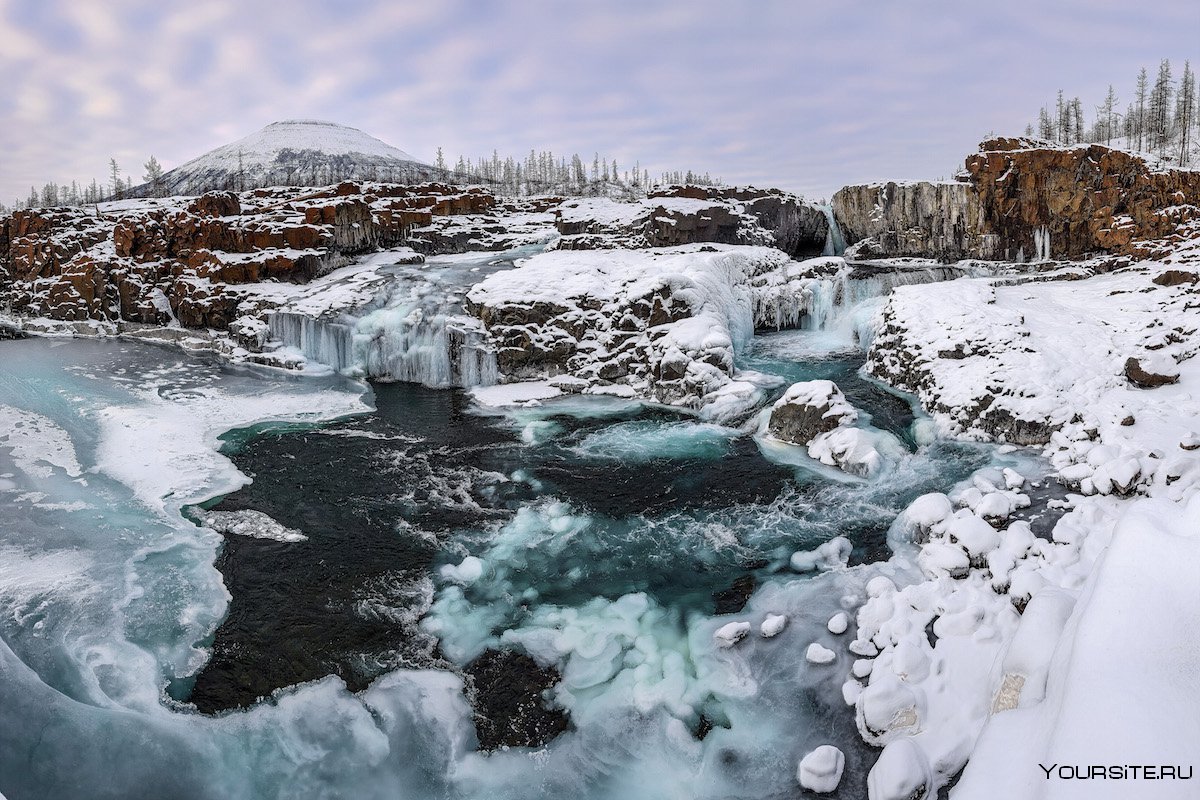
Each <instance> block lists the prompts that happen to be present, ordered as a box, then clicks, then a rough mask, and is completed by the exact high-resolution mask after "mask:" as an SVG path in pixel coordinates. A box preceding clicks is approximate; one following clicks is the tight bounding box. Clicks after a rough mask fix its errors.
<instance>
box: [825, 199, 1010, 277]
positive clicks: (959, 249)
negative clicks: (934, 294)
mask: <svg viewBox="0 0 1200 800" xmlns="http://www.w3.org/2000/svg"><path fill="white" fill-rule="evenodd" d="M833 213H834V216H835V218H836V219H837V220H838V224H839V225H840V226H841V228H842V234H843V235H844V236H845V237H846V241H847V242H849V243H851V248H850V249H849V250H847V253H846V255H847V257H849V258H882V257H895V256H916V257H924V258H937V259H939V260H941V261H958V260H961V259H964V258H992V257H996V252H995V246H996V240H995V238H994V237H989V236H985V235H983V234H982V233H981V228H980V224H979V220H980V207H979V201H978V197H977V196H976V194H975V193H974V192H973V191H972V189H971V186H969V185H968V184H964V183H894V182H892V183H879V184H868V185H863V186H847V187H845V188H843V189H841V190H839V191H838V192H837V194H835V195H834V196H833Z"/></svg>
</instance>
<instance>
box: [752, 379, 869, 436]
mask: <svg viewBox="0 0 1200 800" xmlns="http://www.w3.org/2000/svg"><path fill="white" fill-rule="evenodd" d="M857 419H858V412H857V411H856V410H855V409H854V407H853V406H851V405H850V403H849V402H847V400H846V396H845V395H844V394H842V390H841V389H839V388H838V385H837V384H836V383H834V382H833V381H825V380H821V381H802V382H800V383H793V384H792V385H791V386H790V387H789V388H788V390H787V391H786V392H785V393H784V395H783V397H781V398H779V399H778V400H777V401H775V406H774V407H773V408H772V409H771V421H770V423H769V424H768V426H767V430H768V431H769V432H770V434H771V435H772V436H774V437H775V438H776V439H779V440H780V441H784V442H790V443H791V444H802V445H806V444H808V443H809V442H811V441H812V440H813V439H815V438H816V437H817V436H819V435H820V434H822V433H828V432H830V431H832V430H834V429H836V428H839V427H841V426H843V425H851V424H853V423H854V422H855V421H856V420H857Z"/></svg>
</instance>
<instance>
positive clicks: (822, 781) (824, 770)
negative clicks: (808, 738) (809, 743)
mask: <svg viewBox="0 0 1200 800" xmlns="http://www.w3.org/2000/svg"><path fill="white" fill-rule="evenodd" d="M845 767H846V756H845V755H844V754H843V753H842V751H841V750H839V749H837V748H836V747H834V746H833V745H830V744H823V745H821V746H820V747H818V748H817V749H815V750H813V751H812V752H810V753H809V754H808V755H806V756H805V757H804V758H802V759H800V765H799V766H798V767H797V769H796V780H797V781H799V783H800V785H801V786H803V787H804V788H805V789H808V790H809V791H812V792H817V793H818V794H827V793H829V792H832V791H833V790H834V789H837V787H838V784H839V783H841V780H842V770H843V769H845Z"/></svg>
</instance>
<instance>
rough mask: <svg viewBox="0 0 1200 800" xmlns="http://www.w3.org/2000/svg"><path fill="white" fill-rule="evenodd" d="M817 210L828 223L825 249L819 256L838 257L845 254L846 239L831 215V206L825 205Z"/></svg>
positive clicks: (835, 219)
mask: <svg viewBox="0 0 1200 800" xmlns="http://www.w3.org/2000/svg"><path fill="white" fill-rule="evenodd" d="M818 208H820V209H821V211H823V212H825V219H826V220H827V221H828V222H829V228H828V230H826V232H825V249H824V250H823V251H822V252H821V255H824V256H840V255H841V254H842V253H844V252H846V237H845V236H843V235H842V229H841V227H840V226H839V225H838V223H837V218H836V217H834V215H833V206H832V205H829V204H826V205H823V206H818Z"/></svg>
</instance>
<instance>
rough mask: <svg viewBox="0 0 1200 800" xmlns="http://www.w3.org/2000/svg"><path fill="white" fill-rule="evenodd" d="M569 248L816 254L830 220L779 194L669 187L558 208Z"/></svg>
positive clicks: (564, 241) (573, 201) (813, 208)
mask: <svg viewBox="0 0 1200 800" xmlns="http://www.w3.org/2000/svg"><path fill="white" fill-rule="evenodd" d="M557 226H558V231H559V233H561V234H562V238H561V239H560V240H558V242H556V245H555V246H556V247H559V248H562V249H571V250H592V249H601V248H613V247H620V248H646V247H671V246H678V245H684V244H695V243H698V242H715V243H721V244H747V245H770V246H773V247H778V248H779V249H780V250H782V251H783V252H785V253H787V254H788V255H817V254H819V253H821V251H822V249H823V248H824V245H825V241H826V234H827V231H828V222H827V219H826V216H825V214H824V213H823V212H822V211H821V209H819V208H817V207H816V206H813V205H812V204H809V203H805V202H803V201H802V200H801V199H800V198H798V197H796V196H794V195H790V194H787V193H785V192H780V191H777V190H771V189H767V190H763V189H754V188H738V187H701V186H672V187H668V188H667V189H664V190H659V191H655V192H652V193H651V195H650V196H649V197H647V198H645V199H642V200H638V201H631V202H620V201H616V200H612V199H608V198H575V199H571V200H567V201H566V202H564V203H562V204H561V205H560V206H559V207H558V209H557Z"/></svg>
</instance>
